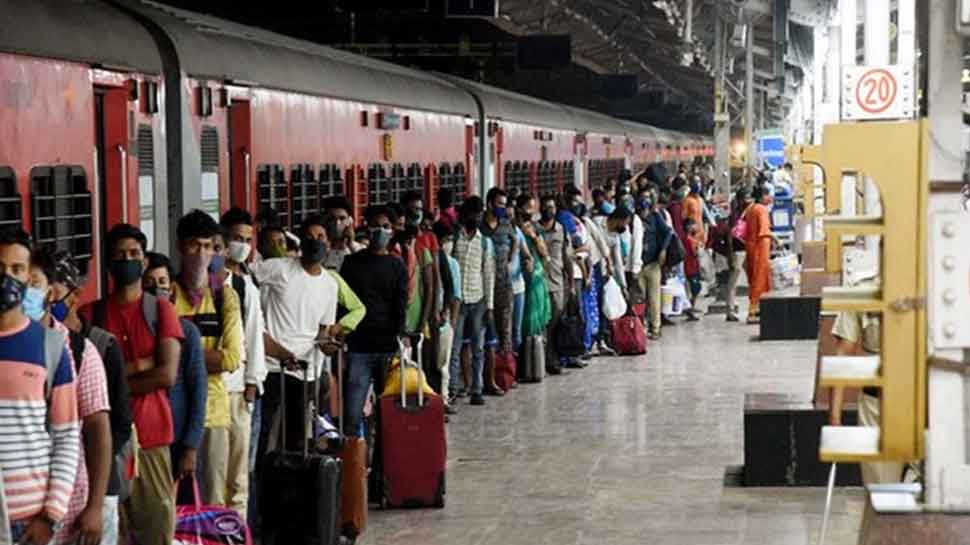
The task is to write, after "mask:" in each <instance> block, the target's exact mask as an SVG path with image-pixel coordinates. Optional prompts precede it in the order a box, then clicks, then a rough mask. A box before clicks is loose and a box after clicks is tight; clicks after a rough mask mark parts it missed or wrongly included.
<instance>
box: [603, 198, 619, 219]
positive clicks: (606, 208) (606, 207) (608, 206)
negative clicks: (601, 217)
mask: <svg viewBox="0 0 970 545" xmlns="http://www.w3.org/2000/svg"><path fill="white" fill-rule="evenodd" d="M600 210H602V211H603V213H604V214H606V215H607V216H608V215H610V214H612V213H613V212H615V211H616V206H613V203H611V202H610V201H603V204H601V205H600Z"/></svg>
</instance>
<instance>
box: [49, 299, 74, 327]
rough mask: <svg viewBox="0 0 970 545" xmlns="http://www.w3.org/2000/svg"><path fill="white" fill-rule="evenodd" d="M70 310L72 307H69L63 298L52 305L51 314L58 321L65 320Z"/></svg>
mask: <svg viewBox="0 0 970 545" xmlns="http://www.w3.org/2000/svg"><path fill="white" fill-rule="evenodd" d="M69 311H70V309H68V308H67V303H65V302H64V300H63V299H61V300H60V301H58V302H56V303H54V304H53V305H51V316H53V317H54V319H55V320H57V321H58V322H63V321H64V320H65V319H66V318H67V313H68V312H69Z"/></svg>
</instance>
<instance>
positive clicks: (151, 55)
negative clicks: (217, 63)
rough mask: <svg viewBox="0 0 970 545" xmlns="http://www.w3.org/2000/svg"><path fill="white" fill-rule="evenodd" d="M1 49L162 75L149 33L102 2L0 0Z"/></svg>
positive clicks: (126, 16) (153, 41) (94, 0)
mask: <svg viewBox="0 0 970 545" xmlns="http://www.w3.org/2000/svg"><path fill="white" fill-rule="evenodd" d="M0 21H3V29H2V31H0V52H5V53H16V54H21V55H29V56H33V57H40V58H46V59H59V60H65V61H73V62H80V63H84V64H90V65H95V66H102V67H104V68H106V69H122V70H134V71H139V72H144V73H150V74H161V72H162V60H161V57H160V56H159V54H158V46H157V45H156V44H155V40H154V39H152V36H151V34H150V33H149V32H148V29H146V28H145V27H144V26H143V25H141V24H139V23H138V21H136V20H135V19H132V18H131V17H129V16H128V15H126V14H125V13H124V12H122V11H121V10H119V9H117V8H114V7H111V6H108V5H107V4H106V3H104V2H101V1H100V0H72V1H70V2H68V1H64V0H29V1H25V0H0Z"/></svg>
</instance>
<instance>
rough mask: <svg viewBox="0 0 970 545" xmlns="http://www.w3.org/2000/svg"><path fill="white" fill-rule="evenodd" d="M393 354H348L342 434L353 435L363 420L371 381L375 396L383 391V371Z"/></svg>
mask: <svg viewBox="0 0 970 545" xmlns="http://www.w3.org/2000/svg"><path fill="white" fill-rule="evenodd" d="M393 357H394V353H393V352H373V353H364V352H348V353H347V377H346V379H345V382H346V384H345V385H344V414H343V417H344V432H345V433H346V434H347V435H352V434H354V433H355V432H356V431H357V430H358V429H360V423H361V422H362V421H363V420H364V403H365V402H366V401H367V392H368V391H369V390H370V385H371V381H373V382H374V391H375V392H377V395H380V394H381V391H383V390H384V371H385V369H386V368H387V362H388V361H389V360H390V359H391V358H393Z"/></svg>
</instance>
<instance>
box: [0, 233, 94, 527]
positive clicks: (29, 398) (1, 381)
mask: <svg viewBox="0 0 970 545" xmlns="http://www.w3.org/2000/svg"><path fill="white" fill-rule="evenodd" d="M30 252H31V244H30V239H29V237H28V235H27V234H26V233H24V232H23V231H22V230H20V229H19V228H13V229H8V230H5V231H3V232H2V233H0V424H2V433H0V467H2V468H3V487H4V494H5V499H6V506H7V512H8V514H9V518H10V533H11V534H12V535H11V537H12V538H13V541H14V542H15V543H22V544H30V545H46V544H47V543H49V542H50V541H51V538H52V537H53V535H54V532H55V531H56V530H57V529H58V527H59V526H60V522H61V519H63V518H64V515H65V513H66V512H67V505H68V501H69V500H70V498H71V492H72V491H73V489H74V475H75V473H76V471H77V464H78V456H79V454H78V453H79V429H78V410H77V392H76V388H75V381H74V367H73V363H72V359H71V351H70V348H69V347H68V345H67V340H66V338H65V341H64V347H63V350H62V351H61V354H60V357H59V361H58V363H57V364H56V365H55V366H52V370H53V377H52V380H50V381H48V380H47V363H46V362H47V356H46V355H45V335H47V334H48V333H46V332H45V331H46V330H45V328H44V326H42V325H40V324H39V323H37V322H34V321H31V320H30V319H28V318H27V316H26V315H25V314H24V312H23V307H22V303H23V300H24V298H25V295H26V291H27V280H28V277H29V274H30ZM52 334H53V333H52ZM48 383H49V384H50V387H49V388H48Z"/></svg>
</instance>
